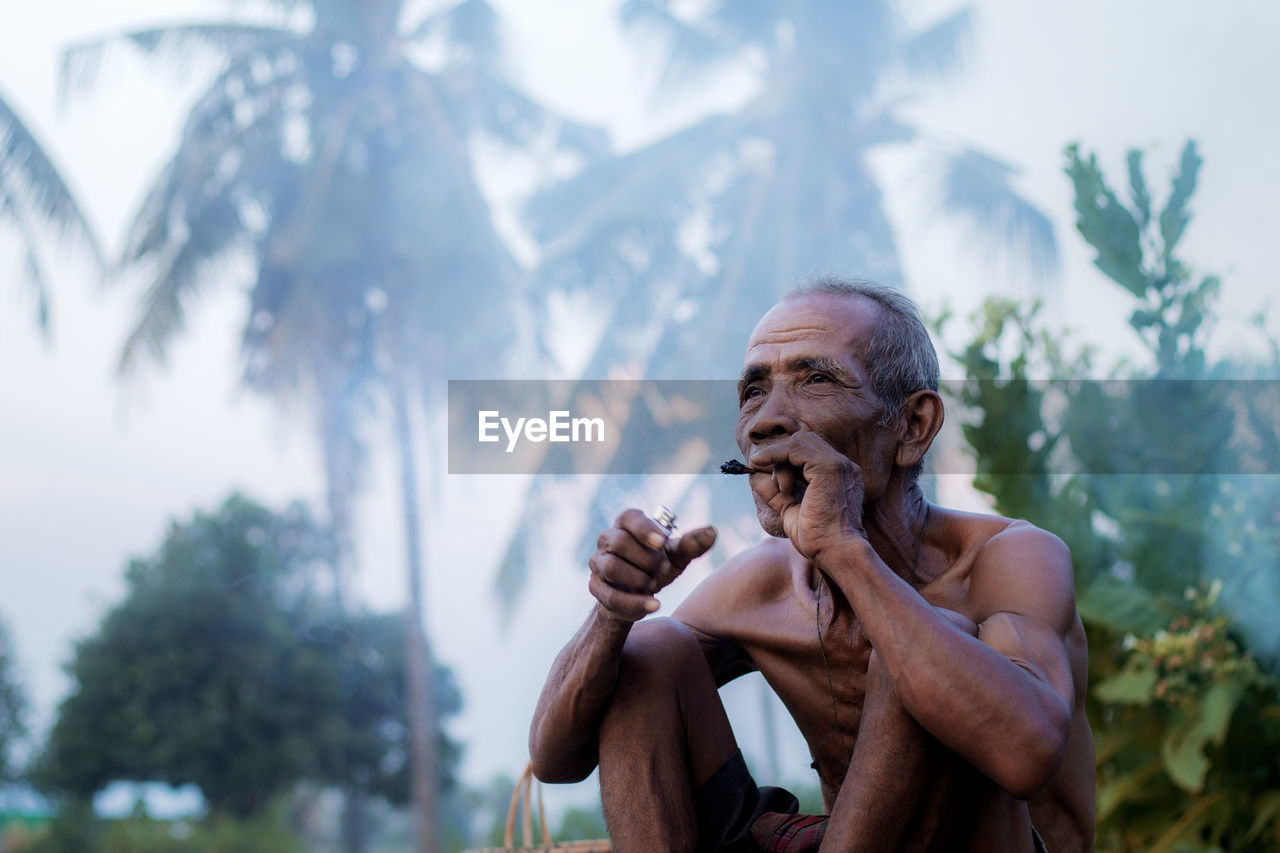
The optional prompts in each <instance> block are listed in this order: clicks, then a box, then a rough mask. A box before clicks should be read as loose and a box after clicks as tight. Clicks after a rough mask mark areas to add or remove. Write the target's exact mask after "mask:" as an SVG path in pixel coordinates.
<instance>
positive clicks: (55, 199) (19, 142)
mask: <svg viewBox="0 0 1280 853" xmlns="http://www.w3.org/2000/svg"><path fill="white" fill-rule="evenodd" d="M3 227H7V228H9V229H12V231H14V232H15V233H16V234H17V235H18V239H19V241H20V242H21V245H22V252H23V267H24V269H23V272H24V278H25V279H26V280H27V282H28V283H29V284H30V285H31V288H32V292H33V296H34V301H35V309H36V323H37V325H38V326H39V328H40V331H41V332H42V333H44V334H48V332H49V323H50V314H51V306H50V300H51V286H50V283H49V277H48V274H47V273H46V272H45V268H44V264H43V263H42V262H41V260H40V248H39V247H40V243H41V235H42V229H43V228H50V229H51V230H52V231H53V233H54V235H55V236H56V237H58V239H59V240H61V241H62V242H64V243H68V244H71V245H76V244H79V245H82V246H84V247H86V248H87V249H88V250H89V252H90V254H91V255H92V258H93V260H94V262H95V264H96V265H97V266H98V268H99V269H100V268H101V267H102V254H101V252H100V250H99V249H98V241H97V238H96V237H95V236H94V234H93V229H92V228H90V227H89V223H88V221H87V220H86V219H85V216H84V213H83V212H82V211H81V210H80V205H79V204H78V203H77V202H76V199H75V196H74V195H73V194H72V192H71V190H70V189H69V188H68V187H67V184H66V181H64V180H63V178H62V175H61V174H60V173H59V172H58V170H57V168H56V167H55V166H54V165H53V161H52V160H51V159H50V158H49V155H48V154H47V153H46V152H45V150H44V149H43V148H42V147H41V146H40V142H39V141H38V140H37V139H36V137H35V134H34V133H32V132H31V130H30V129H29V128H28V127H27V125H26V124H25V123H24V122H23V121H22V118H21V117H20V116H19V115H18V113H17V110H15V109H14V108H13V106H12V105H10V104H9V102H8V101H6V100H5V99H4V95H3V93H0V228H3Z"/></svg>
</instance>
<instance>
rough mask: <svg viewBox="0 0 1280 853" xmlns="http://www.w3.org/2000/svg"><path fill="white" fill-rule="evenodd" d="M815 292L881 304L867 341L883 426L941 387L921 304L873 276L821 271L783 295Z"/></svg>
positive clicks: (868, 356)
mask: <svg viewBox="0 0 1280 853" xmlns="http://www.w3.org/2000/svg"><path fill="white" fill-rule="evenodd" d="M813 293H830V294H834V295H836V296H861V297H863V298H865V299H870V300H871V301H872V302H875V303H876V304H877V305H879V306H880V308H881V309H882V310H881V312H880V317H879V319H878V320H877V322H876V325H875V329H874V330H873V331H872V333H871V340H870V341H869V342H868V344H867V360H866V367H867V372H868V374H869V375H870V378H871V388H872V390H873V391H875V393H876V396H877V397H879V398H880V403H881V405H882V406H884V412H883V414H882V415H881V416H880V423H879V425H880V426H882V427H888V426H890V425H891V424H892V423H893V421H894V419H895V418H896V417H897V416H898V413H899V411H900V410H901V409H902V405H903V404H904V403H905V402H906V401H907V398H908V397H910V396H911V395H912V394H914V393H915V392H917V391H923V390H929V391H937V390H938V378H939V374H940V370H939V368H938V353H937V350H935V349H934V348H933V341H932V340H931V339H930V338H929V330H928V329H926V328H925V325H924V322H923V321H922V320H921V319H920V309H919V308H917V307H916V304H915V302H913V301H912V300H911V299H910V298H909V297H908V296H907V295H906V294H904V293H903V292H902V291H900V290H898V289H897V288H893V287H886V286H885V285H883V284H876V283H875V282H873V281H866V280H863V279H846V278H837V277H835V276H821V277H818V278H811V279H807V280H806V281H803V282H801V283H800V285H799V286H797V287H796V288H795V289H794V290H792V291H791V292H790V293H788V294H787V295H786V296H785V297H783V298H784V299H793V298H795V297H797V296H808V295H809V294H813ZM920 467H921V466H919V465H917V466H915V468H914V469H913V470H912V473H913V474H918V473H919V470H920Z"/></svg>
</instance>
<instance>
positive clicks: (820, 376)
mask: <svg viewBox="0 0 1280 853" xmlns="http://www.w3.org/2000/svg"><path fill="white" fill-rule="evenodd" d="M809 381H810V382H830V381H831V377H830V376H828V375H827V374H825V373H814V374H813V375H811V376H810V377H809Z"/></svg>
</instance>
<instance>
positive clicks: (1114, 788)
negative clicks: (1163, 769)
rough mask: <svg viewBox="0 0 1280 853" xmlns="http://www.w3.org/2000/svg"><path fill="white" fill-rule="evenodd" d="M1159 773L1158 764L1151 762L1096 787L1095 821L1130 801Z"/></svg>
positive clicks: (1099, 821)
mask: <svg viewBox="0 0 1280 853" xmlns="http://www.w3.org/2000/svg"><path fill="white" fill-rule="evenodd" d="M1159 772H1160V762H1159V761H1152V762H1150V763H1149V764H1145V765H1143V766H1142V767H1139V768H1138V769H1137V770H1132V771H1130V772H1128V773H1125V774H1124V775H1122V776H1117V777H1116V778H1114V779H1110V780H1108V781H1106V782H1103V783H1102V784H1101V785H1099V786H1098V795H1097V800H1096V804H1097V818H1096V819H1097V821H1098V823H1101V822H1102V821H1104V820H1105V819H1106V818H1107V817H1108V816H1109V815H1110V814H1111V813H1112V812H1113V811H1115V809H1116V807H1117V806H1119V805H1120V804H1121V803H1123V802H1125V801H1126V800H1128V799H1130V798H1131V797H1132V796H1133V795H1134V794H1135V793H1136V792H1137V791H1140V790H1142V788H1144V787H1146V785H1147V783H1148V782H1150V781H1151V779H1152V778H1153V777H1154V776H1156V775H1157V774H1158V773H1159Z"/></svg>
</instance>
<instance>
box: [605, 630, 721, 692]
mask: <svg viewBox="0 0 1280 853" xmlns="http://www.w3.org/2000/svg"><path fill="white" fill-rule="evenodd" d="M701 671H706V672H707V673H708V674H709V673H710V668H709V667H708V666H707V660H706V657H704V656H703V653H702V646H701V644H699V642H698V638H697V637H695V636H694V635H693V632H692V631H691V630H689V627H688V626H687V625H685V624H684V623H683V622H681V621H679V620H678V619H671V618H666V617H664V618H660V619H646V620H645V621H643V622H640V623H637V624H636V626H635V627H634V628H632V629H631V635H630V636H629V637H627V644H626V645H625V646H624V647H623V649H622V662H621V664H620V666H619V670H618V682H619V686H621V685H623V684H625V683H626V682H628V681H635V680H641V681H655V680H656V681H659V682H661V683H663V684H672V685H674V684H675V683H676V682H677V681H678V680H679V678H680V677H681V676H685V675H690V674H696V673H700V672H701Z"/></svg>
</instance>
